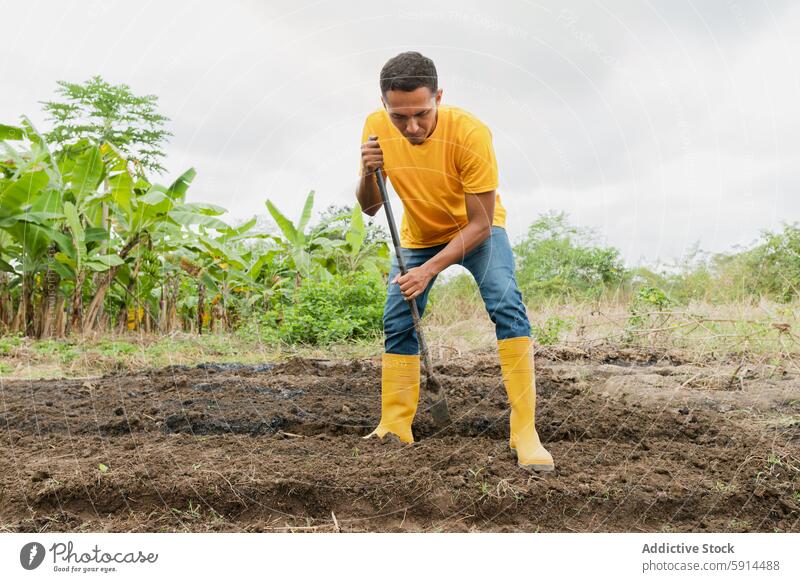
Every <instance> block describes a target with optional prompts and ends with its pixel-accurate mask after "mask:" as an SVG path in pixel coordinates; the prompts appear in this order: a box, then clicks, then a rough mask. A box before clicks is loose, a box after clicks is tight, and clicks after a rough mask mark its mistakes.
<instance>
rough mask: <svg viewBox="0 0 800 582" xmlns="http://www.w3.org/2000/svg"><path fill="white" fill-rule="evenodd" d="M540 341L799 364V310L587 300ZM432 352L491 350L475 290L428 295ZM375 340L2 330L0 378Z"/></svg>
mask: <svg viewBox="0 0 800 582" xmlns="http://www.w3.org/2000/svg"><path fill="white" fill-rule="evenodd" d="M528 313H529V317H530V320H531V325H532V326H533V329H534V335H535V336H538V339H539V342H540V343H558V344H562V345H567V346H576V347H591V346H592V345H598V344H613V345H625V346H630V347H642V348H663V349H680V350H682V351H685V352H688V353H689V354H691V355H692V356H693V357H695V358H696V359H697V360H714V359H721V358H727V359H730V358H732V357H733V358H741V361H742V362H744V361H758V362H761V363H767V364H779V363H782V362H787V361H789V362H795V361H800V358H797V356H798V354H800V309H798V306H797V305H796V304H795V305H784V304H776V303H772V302H768V301H761V302H758V303H749V302H742V303H729V304H724V305H714V304H711V303H692V304H689V305H688V306H682V307H677V308H674V309H670V310H666V311H660V312H659V311H653V312H650V313H647V314H644V322H639V323H638V324H637V325H632V324H631V313H630V310H629V307H628V305H626V304H622V303H619V302H613V301H607V302H584V303H572V304H566V305H565V304H563V303H559V302H550V303H548V304H540V305H530V306H529V309H528ZM423 324H424V327H425V332H426V334H427V337H428V341H429V344H430V346H431V351H432V353H433V356H434V357H435V358H437V359H439V360H444V359H447V358H449V357H452V356H453V355H463V354H465V353H470V352H475V351H492V350H494V349H495V347H496V343H495V334H494V327H493V325H492V323H491V321H490V319H489V316H488V315H487V313H486V311H485V309H484V306H483V303H482V302H481V300H480V298H479V297H478V296H477V292H475V293H474V294H471V293H469V292H462V293H459V294H456V295H455V297H448V296H443V295H442V294H440V296H439V297H435V300H434V301H433V302H432V304H431V307H430V308H429V310H428V313H426V315H425V318H424V320H423ZM382 349H383V347H382V340H381V338H380V337H375V338H373V339H372V340H370V341H362V342H353V343H347V344H337V345H333V346H286V345H274V344H265V343H263V342H261V341H259V340H258V339H257V338H253V339H249V338H243V337H240V336H236V335H230V334H210V335H204V336H196V335H191V334H185V333H175V334H171V335H168V336H157V335H147V334H140V333H129V334H120V335H111V334H107V335H96V336H80V337H75V338H70V339H67V340H59V341H35V340H30V339H27V338H20V337H9V336H6V337H0V379H14V378H16V379H33V378H58V377H85V376H93V375H99V374H104V373H109V372H132V371H138V370H141V369H145V368H151V367H160V366H167V365H176V364H177V365H194V364H197V363H200V362H211V361H213V362H242V363H261V362H270V361H276V360H281V359H285V358H287V357H292V356H301V357H307V358H363V357H377V356H379V355H380V353H381V352H382Z"/></svg>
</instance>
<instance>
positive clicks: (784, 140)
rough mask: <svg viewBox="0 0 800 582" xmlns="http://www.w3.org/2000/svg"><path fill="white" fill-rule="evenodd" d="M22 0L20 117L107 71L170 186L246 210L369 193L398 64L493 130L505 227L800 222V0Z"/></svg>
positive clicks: (626, 232)
mask: <svg viewBox="0 0 800 582" xmlns="http://www.w3.org/2000/svg"><path fill="white" fill-rule="evenodd" d="M221 6H222V5H220V4H219V3H217V2H213V3H212V2H181V3H178V2H169V3H157V2H149V3H140V4H131V3H129V2H110V1H102V2H101V1H96V2H89V3H87V2H78V1H73V2H59V3H53V2H38V3H37V2H5V3H4V20H5V21H6V22H7V23H11V25H10V26H9V25H7V26H6V28H5V30H6V31H8V32H7V36H8V38H7V40H6V42H5V47H6V48H5V50H4V53H3V56H2V57H0V59H1V60H0V74H2V78H3V79H4V84H5V85H6V86H8V87H13V88H14V90H13V91H2V92H0V111H2V112H3V119H2V121H3V122H13V121H15V120H16V118H17V117H18V116H19V115H20V114H27V115H29V116H30V117H31V118H32V119H33V120H34V121H35V122H36V123H37V124H39V125H41V126H44V125H45V123H44V120H43V119H42V116H41V113H40V110H39V105H38V101H40V100H45V99H49V98H52V96H53V90H54V89H55V86H56V80H59V79H66V80H70V81H82V80H85V79H87V78H89V77H90V76H92V75H94V74H101V75H103V76H104V77H106V78H107V79H108V80H109V81H111V82H115V83H122V82H124V83H127V84H129V85H130V86H131V87H132V89H133V90H134V91H135V92H137V93H155V94H157V95H158V96H159V97H160V106H161V110H162V111H163V112H164V113H165V114H166V115H167V116H169V117H170V118H171V119H172V123H171V129H172V130H173V131H174V133H175V136H174V138H173V139H172V142H171V143H170V145H169V147H168V154H169V159H168V161H167V165H168V169H169V176H167V177H165V178H164V181H167V180H168V179H170V178H171V177H174V176H177V175H178V174H179V173H181V172H182V171H183V170H185V169H186V168H187V167H189V166H194V167H195V168H196V169H197V170H198V177H197V179H196V181H195V183H194V184H193V186H192V189H191V190H190V196H191V197H192V198H193V199H195V200H206V201H209V202H213V203H216V204H220V205H222V206H225V207H227V208H229V209H230V213H231V215H232V216H233V217H235V218H247V217H249V216H251V215H252V214H253V213H263V212H264V200H265V199H266V198H267V197H270V198H271V199H273V201H275V202H276V204H278V205H279V207H281V208H282V209H283V210H285V212H286V213H287V214H289V215H290V216H297V215H298V214H299V212H300V209H301V206H302V203H303V201H304V199H305V195H306V193H307V192H308V191H309V190H310V189H314V190H316V192H317V209H318V210H321V209H323V208H324V207H325V206H327V205H328V204H331V203H336V204H345V203H350V202H352V200H353V189H354V187H355V182H356V179H357V174H356V168H357V162H358V141H359V138H360V135H361V126H362V123H363V119H364V116H365V115H366V114H367V113H368V112H369V111H370V110H372V109H373V108H375V107H377V106H378V105H379V100H378V88H377V78H378V71H379V70H380V67H381V66H382V64H383V63H384V62H385V60H386V59H388V58H389V57H390V56H392V55H394V54H396V53H397V52H400V51H402V50H408V49H414V48H415V49H417V50H420V51H421V52H423V53H425V54H427V55H429V56H431V57H432V58H433V59H434V60H435V62H436V63H437V67H438V69H439V74H440V79H441V85H442V86H443V87H444V90H445V101H447V102H450V103H453V104H456V105H459V106H461V107H464V108H465V109H468V110H470V111H472V112H473V113H475V114H476V115H478V116H479V117H481V118H482V119H484V120H485V121H486V122H487V123H488V124H489V125H490V127H491V128H492V130H493V133H494V136H495V145H496V149H497V153H498V160H499V162H500V175H501V190H500V192H501V196H502V197H503V200H504V204H505V205H506V207H507V208H509V210H510V212H509V217H510V218H509V233H510V235H511V236H512V238H516V237H518V236H519V235H521V234H522V233H523V232H524V230H525V228H526V226H527V225H528V224H529V223H530V222H531V221H532V220H533V219H534V218H535V216H536V215H537V214H539V213H540V212H544V211H546V210H548V209H559V210H566V211H568V212H570V214H571V215H572V217H573V219H574V221H575V222H578V223H580V224H582V225H587V226H592V227H594V228H596V229H597V230H598V231H599V232H600V233H601V234H602V235H603V236H605V237H606V239H607V241H608V242H609V243H610V244H614V245H617V246H619V247H620V249H621V250H622V251H623V253H624V255H625V257H626V259H627V260H628V261H629V262H630V263H632V264H633V263H637V262H639V261H640V260H641V259H645V260H647V261H654V260H656V259H659V258H660V259H662V260H668V259H670V258H675V257H677V256H679V255H681V254H682V253H683V252H685V250H686V249H687V247H688V246H690V245H691V244H692V243H693V242H694V241H696V240H700V242H701V246H703V247H704V248H707V249H709V250H715V251H719V250H724V249H726V248H730V247H731V246H732V245H734V244H737V243H746V242H749V241H750V240H752V239H753V238H755V236H757V234H758V232H759V231H760V230H762V229H764V228H776V227H777V226H779V224H780V221H781V220H800V197H797V196H793V195H791V193H792V192H794V191H796V190H797V187H798V185H799V184H800V175H798V171H797V170H796V166H797V164H796V160H797V158H798V153H800V152H798V149H800V148H799V147H798V141H797V139H796V136H797V135H798V130H800V111H799V110H798V109H797V107H796V105H795V104H796V103H797V102H798V101H800V99H799V98H800V78H798V70H800V69H798V66H797V61H796V56H795V55H797V54H798V53H799V52H800V51H799V50H798V49H800V40H798V37H797V35H796V34H794V32H795V31H796V30H797V29H798V25H800V7H798V6H797V5H794V6H792V5H791V4H790V3H788V2H769V3H767V2H744V1H742V0H719V1H715V2H703V3H696V2H695V3H693V2H686V3H682V2H674V1H666V0H662V1H659V2H649V3H640V2H623V1H614V2H604V3H602V4H598V3H593V4H589V3H585V2H578V1H572V2H567V3H564V2H556V1H555V0H553V1H548V2H536V3H532V2H527V1H521V0H520V1H515V2H504V3H501V4H495V5H492V6H491V7H488V6H487V5H486V4H485V3H481V2H478V1H477V0H471V1H469V2H455V1H450V2H436V3H429V2H428V3H407V4H403V5H392V4H383V3H375V2H371V3H370V2H359V1H343V2H332V1H328V2H305V3H297V2H288V1H285V2H280V3H276V2H269V3H262V2H229V3H226V4H225V6H224V9H222V7H221Z"/></svg>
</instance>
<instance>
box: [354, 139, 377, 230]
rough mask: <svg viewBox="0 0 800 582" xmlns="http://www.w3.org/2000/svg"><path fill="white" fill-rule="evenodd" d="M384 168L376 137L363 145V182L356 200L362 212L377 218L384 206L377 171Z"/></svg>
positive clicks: (359, 186) (357, 191)
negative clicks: (376, 177) (376, 175)
mask: <svg viewBox="0 0 800 582" xmlns="http://www.w3.org/2000/svg"><path fill="white" fill-rule="evenodd" d="M381 167H383V151H382V150H381V146H380V145H379V144H378V139H377V138H376V137H375V136H369V140H368V141H366V142H364V143H363V144H361V180H360V181H359V183H358V189H357V190H356V198H358V203H359V205H360V206H361V210H363V211H364V213H366V214H368V215H369V216H375V215H376V214H377V213H378V210H380V209H381V206H382V205H383V199H382V198H381V192H380V190H379V189H378V181H377V180H376V179H375V170H376V169H377V168H381Z"/></svg>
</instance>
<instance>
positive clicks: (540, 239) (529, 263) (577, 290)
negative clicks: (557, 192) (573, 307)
mask: <svg viewBox="0 0 800 582" xmlns="http://www.w3.org/2000/svg"><path fill="white" fill-rule="evenodd" d="M514 252H515V253H516V256H517V282H518V283H519V286H520V289H521V290H522V293H523V295H524V296H525V299H526V300H527V301H530V300H532V299H537V298H539V299H540V298H546V297H558V298H560V299H596V298H599V297H600V296H602V295H603V294H604V293H605V292H607V291H614V290H616V289H617V288H618V287H619V285H620V284H622V283H623V282H624V281H625V280H626V277H627V272H626V270H625V267H624V265H623V262H622V258H621V257H620V253H619V250H617V249H616V248H613V247H600V246H597V243H596V241H595V235H594V233H593V232H592V231H590V230H588V229H580V228H577V227H574V226H571V225H570V224H569V223H568V222H567V215H566V214H565V213H563V212H562V213H558V214H556V213H550V214H546V215H544V216H542V217H540V218H539V219H538V220H536V221H535V222H534V223H533V224H532V225H531V226H530V228H529V229H528V233H527V235H526V237H525V238H524V239H523V240H522V241H521V242H519V243H518V244H517V245H515V246H514Z"/></svg>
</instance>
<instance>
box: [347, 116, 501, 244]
mask: <svg viewBox="0 0 800 582" xmlns="http://www.w3.org/2000/svg"><path fill="white" fill-rule="evenodd" d="M370 135H376V136H378V143H380V144H381V150H382V151H383V165H384V174H385V175H386V176H387V177H388V178H389V180H390V181H391V182H392V186H394V189H395V191H396V192H397V195H398V196H399V197H400V200H402V202H403V208H404V209H405V212H404V213H403V221H402V224H401V226H400V240H401V241H402V244H403V246H404V247H409V248H422V247H432V246H435V245H439V244H443V243H446V242H449V241H450V239H452V238H453V237H454V236H455V235H456V234H457V233H458V231H459V230H461V229H462V228H464V227H465V226H466V225H467V222H468V219H467V206H466V200H465V198H464V196H465V195H467V194H480V193H482V192H489V191H490V190H497V160H496V159H495V156H494V148H493V147H492V133H491V131H489V128H488V127H487V126H486V125H485V124H484V123H483V122H481V121H480V120H479V119H478V118H477V117H475V116H474V115H472V114H471V113H468V112H467V111H464V110H463V109H459V108H458V107H452V106H448V105H440V106H439V109H438V118H437V121H436V127H435V128H434V130H433V133H432V134H431V135H430V136H428V139H426V140H425V141H424V142H423V143H421V144H419V145H412V144H411V143H410V142H409V141H408V140H407V139H406V138H405V137H403V134H402V133H400V131H399V130H398V129H397V128H396V127H395V126H394V124H392V121H391V120H390V119H389V114H388V113H387V112H386V110H385V109H383V108H381V109H378V110H377V111H374V112H373V113H371V114H370V115H369V116H368V117H367V120H366V122H365V123H364V131H363V133H362V135H361V141H362V143H363V142H366V141H367V139H368V137H369V136H370ZM505 220H506V210H505V208H503V205H502V204H501V203H500V196H499V195H497V196H496V198H495V205H494V219H493V221H492V225H494V226H505Z"/></svg>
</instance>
